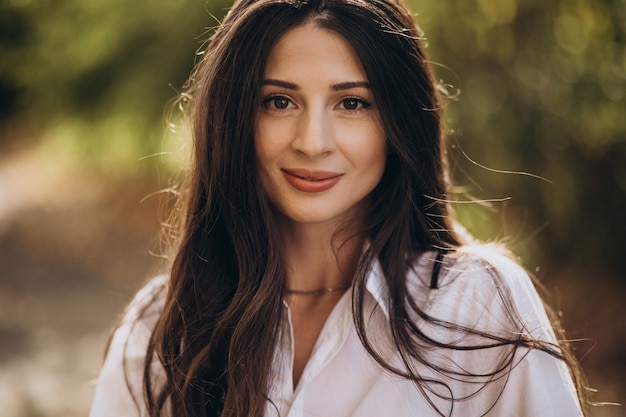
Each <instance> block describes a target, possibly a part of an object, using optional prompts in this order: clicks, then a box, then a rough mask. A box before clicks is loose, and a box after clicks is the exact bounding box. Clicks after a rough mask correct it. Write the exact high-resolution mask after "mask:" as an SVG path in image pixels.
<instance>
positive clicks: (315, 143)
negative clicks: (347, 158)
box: [292, 108, 335, 158]
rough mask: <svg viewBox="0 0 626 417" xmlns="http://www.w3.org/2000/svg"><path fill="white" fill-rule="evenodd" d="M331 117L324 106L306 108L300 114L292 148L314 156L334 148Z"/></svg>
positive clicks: (325, 153) (327, 152) (324, 153)
mask: <svg viewBox="0 0 626 417" xmlns="http://www.w3.org/2000/svg"><path fill="white" fill-rule="evenodd" d="M334 143H335V142H334V139H333V128H332V118H331V115H329V114H328V113H327V112H326V111H325V109H324V108H318V109H311V108H310V109H307V110H306V111H305V112H303V114H302V115H301V116H300V120H299V121H298V129H297V134H296V137H295V138H294V140H293V142H292V148H293V149H294V150H295V151H296V152H298V153H299V154H302V155H305V156H307V157H309V158H315V157H319V156H324V155H328V154H330V153H331V152H332V151H333V150H334Z"/></svg>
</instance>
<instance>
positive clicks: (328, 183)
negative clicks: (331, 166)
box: [282, 168, 343, 193]
mask: <svg viewBox="0 0 626 417" xmlns="http://www.w3.org/2000/svg"><path fill="white" fill-rule="evenodd" d="M282 173H283V175H284V176H285V179H286V180H287V182H288V183H289V184H290V185H291V186H292V187H293V188H295V189H296V190H299V191H302V192H305V193H321V192H322V191H326V190H328V189H330V188H332V187H333V186H334V185H335V184H337V183H338V182H339V181H340V180H341V177H342V176H343V174H340V173H338V172H333V171H313V170H308V169H298V168H293V169H284V168H283V169H282Z"/></svg>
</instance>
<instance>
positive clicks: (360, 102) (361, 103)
mask: <svg viewBox="0 0 626 417" xmlns="http://www.w3.org/2000/svg"><path fill="white" fill-rule="evenodd" d="M278 99H281V100H286V101H287V107H289V105H290V104H293V101H292V100H291V99H290V98H289V97H287V96H284V95H273V96H269V97H267V98H265V99H263V102H262V104H263V107H265V108H270V107H271V110H273V111H285V110H287V107H285V108H279V107H276V106H275V105H274V106H272V102H274V104H275V100H278ZM348 101H355V102H356V105H357V108H355V109H347V108H345V107H346V102H348ZM339 103H340V104H339V105H343V106H344V109H343V110H346V111H350V112H353V111H363V110H367V109H369V108H371V107H372V105H371V104H370V103H369V102H367V101H366V100H363V99H362V98H359V97H346V98H344V99H342V100H341V101H340V102H339ZM359 106H360V107H359Z"/></svg>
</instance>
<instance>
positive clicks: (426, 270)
mask: <svg viewBox="0 0 626 417" xmlns="http://www.w3.org/2000/svg"><path fill="white" fill-rule="evenodd" d="M463 252H464V254H463V255H461V256H458V257H455V258H451V257H446V258H445V259H444V264H443V266H442V268H441V272H440V278H439V285H438V288H437V289H430V288H429V285H430V275H431V271H432V266H433V262H434V259H433V258H434V255H433V253H432V252H428V253H425V254H423V255H422V256H421V257H420V258H419V259H418V260H417V262H416V263H415V267H414V268H413V271H412V273H411V274H409V276H408V277H407V280H408V281H407V282H408V286H409V291H410V293H411V295H412V296H413V298H414V300H415V302H416V303H417V305H418V306H419V307H420V308H421V309H422V310H423V311H424V312H425V313H427V314H428V315H429V316H431V317H433V318H435V319H439V320H444V321H448V322H452V323H455V324H462V325H465V326H468V327H470V328H473V329H476V330H483V331H485V332H488V333H490V334H496V335H501V336H503V337H509V338H511V337H512V335H511V332H516V331H519V329H517V328H516V327H515V326H513V324H512V323H513V322H514V320H512V319H511V318H510V317H509V316H508V315H507V313H506V311H507V310H506V308H505V305H504V304H503V299H504V300H507V302H509V303H510V304H511V305H512V306H514V307H515V308H516V309H517V311H518V312H519V315H520V317H521V318H522V319H523V321H524V322H525V323H526V328H527V330H528V331H529V332H530V333H531V334H532V335H533V336H535V337H537V338H540V339H543V340H547V341H554V340H555V338H554V334H553V331H552V329H551V327H550V324H549V321H548V318H547V316H546V314H545V311H544V308H543V306H542V303H541V301H540V299H539V296H538V294H537V292H536V290H535V288H534V287H533V285H532V282H531V281H530V278H529V277H528V275H527V274H526V273H525V272H524V271H523V269H522V268H520V267H519V266H518V265H516V264H515V263H514V262H513V261H511V260H509V259H508V258H505V257H504V256H501V255H497V254H496V253H495V252H494V251H492V250H489V249H488V248H487V249H486V248H485V247H480V248H474V249H470V248H466V249H464V250H463ZM367 279H368V280H367V294H366V299H365V306H364V307H365V308H364V314H365V316H364V317H366V318H367V319H366V332H367V335H368V337H369V338H370V341H371V342H372V345H373V346H374V348H375V349H376V351H377V352H379V353H381V355H382V356H383V357H384V358H385V360H386V361H387V362H388V363H391V364H393V365H395V366H397V367H399V368H401V369H405V368H404V365H402V361H401V359H400V356H399V355H398V353H397V350H396V349H395V348H393V346H391V345H390V343H391V338H390V337H389V336H388V329H389V326H388V324H387V323H388V322H387V314H388V310H387V306H386V301H385V300H386V296H385V288H386V287H385V285H384V277H383V274H382V271H381V269H380V266H379V265H378V264H377V263H375V264H374V265H373V268H372V270H371V272H370V274H369V276H368V278H367ZM165 281H166V278H165V277H159V278H156V279H154V280H153V281H151V282H150V283H149V284H148V285H147V286H146V287H145V288H144V289H142V290H141V291H140V292H139V293H138V295H137V296H136V298H135V299H134V300H133V302H132V303H131V304H130V307H129V310H128V312H127V313H126V316H125V318H124V320H123V321H122V324H121V325H120V327H119V328H118V329H117V330H116V332H115V334H114V337H113V340H112V343H111V346H110V349H109V353H108V356H107V359H106V361H105V363H104V365H103V367H102V371H101V374H100V377H99V379H98V383H97V386H96V393H95V396H94V400H93V404H92V409H91V414H90V416H91V417H110V416H144V415H146V412H145V406H143V393H142V385H141V381H142V379H141V378H142V375H143V360H144V357H145V350H146V346H147V342H148V339H149V337H150V334H151V332H152V328H153V327H154V324H155V322H156V320H157V318H158V315H159V313H160V311H161V310H162V308H163V307H162V306H163V297H164V291H162V289H163V287H164V285H165ZM500 294H502V296H501V295H500ZM503 297H504V298H503ZM351 302H352V299H351V296H350V291H347V292H346V294H344V296H343V297H342V298H341V300H340V301H339V302H338V303H337V305H336V306H335V308H334V309H333V311H332V313H331V314H330V316H329V317H328V319H327V321H326V323H325V324H324V327H323V329H322V331H321V333H320V335H319V338H318V340H317V342H316V345H315V347H314V349H313V352H312V353H311V356H310V358H309V361H308V363H307V364H306V367H305V369H304V371H303V373H302V376H301V378H300V381H299V382H298V385H297V387H295V388H294V387H293V384H292V381H293V379H292V375H293V372H292V366H293V355H294V353H293V330H292V326H291V320H290V314H289V308H288V306H287V305H286V304H285V307H284V309H285V310H284V317H285V320H284V321H283V326H282V331H281V335H280V338H279V341H278V343H277V347H276V351H275V354H274V361H273V369H272V371H273V378H272V381H271V385H270V386H271V388H270V392H269V398H270V400H271V401H270V402H269V403H268V406H267V409H266V417H318V416H319V417H328V416H333V417H344V416H345V417H348V416H354V417H373V416H394V417H405V416H406V417H409V416H411V417H414V416H438V415H439V414H437V412H436V411H435V410H434V409H433V408H432V407H431V406H430V405H429V403H428V401H427V400H426V398H425V396H424V395H423V394H422V393H420V391H419V390H418V388H417V387H416V385H415V384H414V383H413V382H411V381H408V380H406V379H404V378H402V377H399V376H397V375H394V374H391V373H389V372H387V371H384V370H383V369H382V368H381V367H380V366H379V365H378V363H377V362H376V361H375V360H374V359H373V358H372V357H371V356H370V355H369V354H368V353H367V352H366V351H365V349H364V347H363V345H362V343H361V341H360V340H359V337H358V335H357V333H356V328H355V326H354V322H353V318H352V306H351ZM142 310H143V311H142ZM412 320H414V323H416V324H417V325H418V326H419V328H420V329H421V330H422V331H423V332H424V333H425V334H426V335H427V336H429V337H431V338H432V339H434V340H438V341H441V342H445V343H451V344H455V343H456V344H458V345H465V346H467V345H471V344H472V342H474V343H475V344H485V342H488V341H486V340H485V339H483V338H478V337H476V336H468V335H467V334H465V333H462V332H459V331H456V330H446V329H445V328H444V327H441V326H436V325H433V324H429V323H427V322H425V321H424V320H422V319H420V318H418V317H412ZM422 350H423V352H422ZM510 351H511V347H510V346H504V347H494V348H490V349H480V350H451V349H446V348H432V347H426V345H425V346H424V347H423V348H422V349H420V352H421V353H422V355H423V356H424V357H425V358H426V359H427V360H428V361H429V362H435V363H437V364H439V365H441V366H445V367H447V368H449V369H451V370H453V371H454V370H456V371H462V370H464V371H470V372H473V373H476V374H485V373H488V372H491V371H493V370H494V369H495V368H496V367H497V365H498V364H499V363H500V362H501V361H502V359H503V356H504V355H506V354H507V353H509V352H510ZM123 361H125V366H126V374H125V373H124V366H123ZM409 366H411V367H412V369H413V370H414V372H415V373H417V374H418V375H420V376H421V377H424V378H426V379H432V380H437V381H442V382H445V383H446V384H447V385H448V386H449V387H450V389H451V390H452V392H453V393H454V397H455V398H456V399H457V400H456V401H455V402H454V403H453V404H454V405H453V408H452V410H451V409H450V404H451V403H450V401H448V400H444V399H441V398H439V397H438V396H437V395H433V393H432V392H429V391H426V393H427V395H428V396H429V398H430V399H431V401H433V402H434V404H435V405H436V406H437V407H438V408H439V409H440V410H441V412H443V414H444V415H451V416H459V417H473V416H481V415H487V416H491V417H493V416H506V417H548V416H559V417H561V416H564V417H570V416H571V417H575V416H581V415H582V413H581V411H580V406H579V403H578V400H577V397H576V393H575V389H574V385H573V383H572V380H571V377H570V375H569V372H568V370H567V367H566V366H565V364H564V363H563V362H562V361H560V360H558V359H556V358H554V357H552V356H550V355H549V354H547V353H545V352H542V351H538V350H526V349H519V350H518V352H517V354H516V355H515V358H514V367H513V369H512V370H511V371H510V372H508V370H505V371H504V372H502V373H500V374H498V375H497V377H499V379H497V380H495V381H493V382H490V383H488V384H486V385H485V384H484V382H486V381H487V380H488V379H489V378H486V377H485V378H475V379H474V380H473V382H472V383H467V380H468V378H467V377H460V378H456V379H461V380H463V381H466V382H461V381H457V380H456V379H455V378H453V377H451V376H450V375H444V374H440V373H437V372H436V371H434V370H432V369H431V368H429V367H427V366H425V365H423V364H420V363H419V362H415V363H410V364H409ZM126 382H128V386H130V388H131V390H130V391H132V393H131V392H129V389H128V388H127V384H126ZM427 386H428V387H430V388H431V390H432V391H434V392H436V393H439V394H442V395H443V396H444V397H449V395H450V393H449V391H448V390H447V389H445V388H444V387H443V386H442V385H441V384H434V385H433V384H431V385H427ZM472 394H473V395H472ZM133 396H134V397H133ZM464 397H469V398H467V399H464ZM133 398H135V399H136V400H134V399H133ZM485 413H487V414H485Z"/></svg>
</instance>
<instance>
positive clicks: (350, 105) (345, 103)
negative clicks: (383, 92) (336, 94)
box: [341, 97, 371, 110]
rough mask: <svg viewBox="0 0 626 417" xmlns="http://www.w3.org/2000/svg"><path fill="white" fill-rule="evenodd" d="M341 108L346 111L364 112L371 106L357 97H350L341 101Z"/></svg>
mask: <svg viewBox="0 0 626 417" xmlns="http://www.w3.org/2000/svg"><path fill="white" fill-rule="evenodd" d="M341 107H342V108H343V109H344V110H363V109H368V108H370V107H371V106H370V104H369V103H368V102H366V101H365V100H362V99H360V98H356V97H348V98H344V99H343V100H341Z"/></svg>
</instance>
